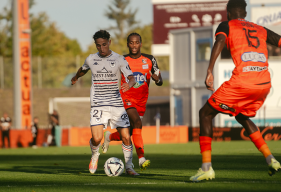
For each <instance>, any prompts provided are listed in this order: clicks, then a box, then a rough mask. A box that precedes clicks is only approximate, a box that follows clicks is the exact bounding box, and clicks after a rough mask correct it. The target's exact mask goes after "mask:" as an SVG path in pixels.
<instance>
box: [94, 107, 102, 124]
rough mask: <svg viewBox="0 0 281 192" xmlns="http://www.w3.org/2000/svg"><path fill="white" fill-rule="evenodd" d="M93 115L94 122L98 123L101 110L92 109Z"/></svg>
mask: <svg viewBox="0 0 281 192" xmlns="http://www.w3.org/2000/svg"><path fill="white" fill-rule="evenodd" d="M93 117H95V118H96V122H97V123H99V122H100V121H101V118H102V110H94V111H93Z"/></svg>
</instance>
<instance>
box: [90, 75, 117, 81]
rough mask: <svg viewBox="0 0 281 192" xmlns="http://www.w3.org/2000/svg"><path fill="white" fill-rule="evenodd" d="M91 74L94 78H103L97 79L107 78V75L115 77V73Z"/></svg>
mask: <svg viewBox="0 0 281 192" xmlns="http://www.w3.org/2000/svg"><path fill="white" fill-rule="evenodd" d="M93 76H94V79H97V80H103V79H99V78H105V79H107V77H116V74H93Z"/></svg>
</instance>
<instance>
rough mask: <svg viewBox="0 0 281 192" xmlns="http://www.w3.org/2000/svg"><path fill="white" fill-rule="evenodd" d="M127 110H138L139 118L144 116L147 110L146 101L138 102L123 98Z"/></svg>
mask: <svg viewBox="0 0 281 192" xmlns="http://www.w3.org/2000/svg"><path fill="white" fill-rule="evenodd" d="M122 100H123V104H124V107H125V109H126V110H127V109H130V108H136V110H137V111H138V113H139V116H143V115H144V113H145V110H146V101H145V102H144V101H138V100H136V99H133V98H125V97H124V98H122Z"/></svg>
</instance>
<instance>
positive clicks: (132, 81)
mask: <svg viewBox="0 0 281 192" xmlns="http://www.w3.org/2000/svg"><path fill="white" fill-rule="evenodd" d="M128 80H129V82H128V83H123V85H122V86H121V89H122V91H123V92H126V91H128V90H129V89H130V88H131V87H133V86H134V85H135V84H136V80H135V77H134V76H133V75H130V76H128Z"/></svg>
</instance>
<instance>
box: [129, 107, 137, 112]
mask: <svg viewBox="0 0 281 192" xmlns="http://www.w3.org/2000/svg"><path fill="white" fill-rule="evenodd" d="M132 108H134V109H136V110H137V108H135V107H129V108H127V109H126V111H127V110H128V109H132Z"/></svg>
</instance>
